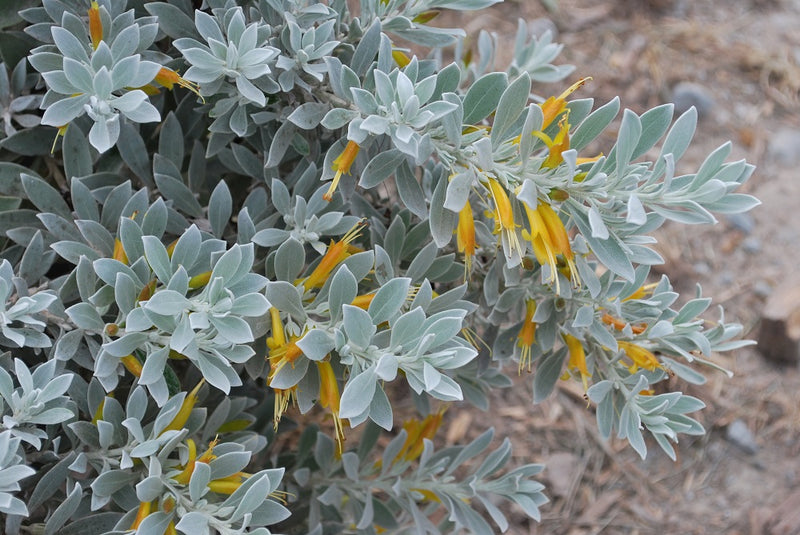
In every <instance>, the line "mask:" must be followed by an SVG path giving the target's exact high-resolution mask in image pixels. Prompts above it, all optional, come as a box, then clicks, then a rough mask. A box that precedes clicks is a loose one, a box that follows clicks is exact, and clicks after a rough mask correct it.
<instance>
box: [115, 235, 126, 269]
mask: <svg viewBox="0 0 800 535" xmlns="http://www.w3.org/2000/svg"><path fill="white" fill-rule="evenodd" d="M111 258H113V259H114V260H119V261H120V262H122V263H123V264H125V265H126V266H127V265H128V255H126V254H125V249H123V248H122V242H121V241H120V240H119V238H116V239H115V240H114V252H113V253H112V254H111Z"/></svg>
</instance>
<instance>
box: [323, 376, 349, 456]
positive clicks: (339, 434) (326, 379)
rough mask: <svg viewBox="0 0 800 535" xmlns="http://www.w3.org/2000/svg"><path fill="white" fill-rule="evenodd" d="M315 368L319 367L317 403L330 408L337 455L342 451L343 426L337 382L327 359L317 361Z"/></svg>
mask: <svg viewBox="0 0 800 535" xmlns="http://www.w3.org/2000/svg"><path fill="white" fill-rule="evenodd" d="M317 368H318V369H319V404H320V405H322V407H324V408H327V409H330V410H331V414H332V415H333V425H334V427H335V428H336V444H337V445H338V446H339V455H341V454H342V451H344V450H343V444H344V427H343V426H342V419H341V418H339V401H340V398H339V383H338V382H337V380H336V374H334V373H333V367H332V366H331V363H330V362H329V361H327V360H321V361H317Z"/></svg>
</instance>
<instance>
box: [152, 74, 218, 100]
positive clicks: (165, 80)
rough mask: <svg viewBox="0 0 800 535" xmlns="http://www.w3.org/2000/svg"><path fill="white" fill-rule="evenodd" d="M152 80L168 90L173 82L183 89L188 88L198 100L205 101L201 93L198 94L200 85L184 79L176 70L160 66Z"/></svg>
mask: <svg viewBox="0 0 800 535" xmlns="http://www.w3.org/2000/svg"><path fill="white" fill-rule="evenodd" d="M153 80H154V81H155V82H156V83H157V84H159V85H162V86H164V87H166V88H167V89H169V90H170V91H171V90H172V88H174V87H175V84H178V85H179V86H180V87H183V88H184V89H188V90H189V91H191V92H192V93H194V94H195V95H197V96H198V97H200V100H202V101H203V102H205V99H204V98H203V95H201V94H200V86H199V85H197V84H196V83H194V82H190V81H189V80H186V79H185V78H183V77H182V76H181V75H179V74H178V73H177V72H175V71H173V70H172V69H170V68H168V67H161V68H160V69H159V70H158V73H156V77H155V78H154V79H153Z"/></svg>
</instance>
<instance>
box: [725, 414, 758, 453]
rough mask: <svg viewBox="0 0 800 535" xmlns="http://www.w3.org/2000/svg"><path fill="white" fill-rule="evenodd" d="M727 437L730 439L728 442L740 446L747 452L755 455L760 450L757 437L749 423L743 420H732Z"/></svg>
mask: <svg viewBox="0 0 800 535" xmlns="http://www.w3.org/2000/svg"><path fill="white" fill-rule="evenodd" d="M725 438H727V439H728V442H730V443H731V444H733V445H734V446H736V447H738V448H739V449H741V450H742V451H743V452H745V453H749V454H750V455H753V454H755V453H757V452H758V444H757V443H756V437H755V436H753V433H752V432H751V431H750V429H749V428H748V427H747V424H746V423H744V421H742V420H734V421H733V422H731V424H730V425H729V426H728V430H727V432H726V433H725Z"/></svg>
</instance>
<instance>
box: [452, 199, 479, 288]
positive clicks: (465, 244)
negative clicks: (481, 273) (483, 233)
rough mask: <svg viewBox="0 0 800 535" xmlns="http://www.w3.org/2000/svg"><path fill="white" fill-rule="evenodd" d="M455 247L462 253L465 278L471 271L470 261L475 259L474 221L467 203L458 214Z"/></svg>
mask: <svg viewBox="0 0 800 535" xmlns="http://www.w3.org/2000/svg"><path fill="white" fill-rule="evenodd" d="M456 245H457V246H458V252H459V253H464V275H465V278H467V277H468V276H469V273H470V272H471V271H472V259H473V258H475V219H474V218H473V216H472V207H471V206H470V204H469V201H467V203H466V204H465V205H464V208H462V209H461V211H460V212H459V213H458V226H457V227H456Z"/></svg>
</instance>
